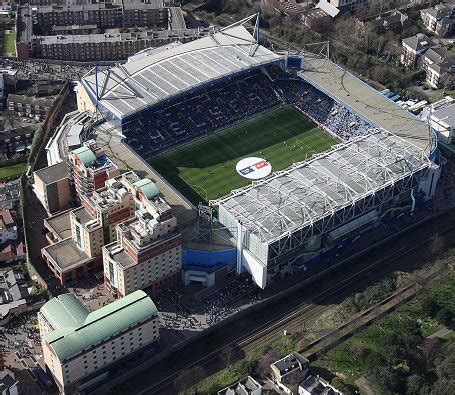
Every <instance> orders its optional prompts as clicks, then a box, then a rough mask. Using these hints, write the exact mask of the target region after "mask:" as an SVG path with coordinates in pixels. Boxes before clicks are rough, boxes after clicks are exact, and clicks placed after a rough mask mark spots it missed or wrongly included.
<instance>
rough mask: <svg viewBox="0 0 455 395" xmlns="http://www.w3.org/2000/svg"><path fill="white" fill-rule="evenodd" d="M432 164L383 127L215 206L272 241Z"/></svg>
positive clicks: (410, 145)
mask: <svg viewBox="0 0 455 395" xmlns="http://www.w3.org/2000/svg"><path fill="white" fill-rule="evenodd" d="M429 166H430V162H429V160H428V158H427V157H426V155H425V154H424V152H423V151H422V150H421V149H419V148H417V147H415V146H414V145H412V144H410V143H408V142H406V141H405V140H403V139H402V138H399V137H397V136H394V135H392V134H390V133H388V132H386V131H382V130H377V131H374V132H372V134H369V135H367V136H363V137H359V138H357V139H354V140H352V141H350V142H348V143H343V144H338V145H336V146H334V147H332V149H331V150H329V151H326V152H323V153H321V154H318V155H315V156H314V157H313V158H312V159H311V160H309V161H306V162H302V163H296V164H294V165H293V166H292V167H291V168H289V169H287V170H284V171H282V172H278V173H275V174H274V175H273V176H272V177H270V178H267V179H264V180H262V181H258V182H255V183H254V184H253V185H251V186H249V187H247V188H244V189H241V190H238V191H233V192H232V193H231V195H229V196H226V197H224V198H222V199H220V200H219V201H218V202H211V204H215V203H218V204H219V205H220V207H223V208H224V209H225V210H226V211H227V212H228V213H229V214H230V215H231V216H233V217H234V218H235V219H236V220H237V221H239V222H241V223H242V225H243V226H244V227H245V228H246V229H248V230H249V231H250V232H252V233H253V234H256V236H258V237H259V239H260V240H261V242H267V243H271V242H273V241H274V240H277V239H278V238H280V237H281V236H282V235H283V234H286V233H288V232H293V231H296V230H297V229H301V228H303V227H304V226H307V225H310V224H312V223H315V222H317V221H318V220H320V219H322V218H323V217H325V216H326V215H328V214H330V213H334V212H336V211H338V210H339V209H341V208H342V207H346V206H347V205H351V204H353V203H354V202H356V201H357V200H360V199H362V198H363V197H365V196H367V195H371V194H374V193H375V192H377V191H378V190H380V189H382V188H385V187H386V186H388V185H392V184H393V183H395V182H396V181H398V180H399V179H402V178H405V177H407V176H409V175H410V174H412V173H413V172H417V171H419V170H421V169H424V168H427V167H429Z"/></svg>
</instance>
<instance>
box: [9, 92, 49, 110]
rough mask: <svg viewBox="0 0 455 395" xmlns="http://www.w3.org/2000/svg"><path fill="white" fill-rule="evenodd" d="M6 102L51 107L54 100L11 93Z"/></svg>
mask: <svg viewBox="0 0 455 395" xmlns="http://www.w3.org/2000/svg"><path fill="white" fill-rule="evenodd" d="M8 102H14V103H22V104H30V105H33V106H42V107H51V106H52V103H54V99H52V98H48V97H35V96H26V95H15V94H13V93H11V94H9V95H8Z"/></svg>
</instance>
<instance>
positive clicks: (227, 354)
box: [221, 344, 234, 366]
mask: <svg viewBox="0 0 455 395" xmlns="http://www.w3.org/2000/svg"><path fill="white" fill-rule="evenodd" d="M233 356H234V347H233V346H232V344H228V345H227V346H226V347H224V348H223V351H222V352H221V359H222V360H223V361H224V363H225V364H226V365H227V366H229V365H230V364H231V361H232V357H233Z"/></svg>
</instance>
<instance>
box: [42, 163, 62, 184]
mask: <svg viewBox="0 0 455 395" xmlns="http://www.w3.org/2000/svg"><path fill="white" fill-rule="evenodd" d="M35 175H36V176H38V177H39V179H40V180H41V181H42V182H43V183H44V184H46V185H48V184H52V183H53V182H56V181H59V180H63V179H65V178H68V177H69V173H68V166H67V164H66V162H60V163H57V164H55V165H52V166H48V167H45V168H43V169H40V170H37V171H35Z"/></svg>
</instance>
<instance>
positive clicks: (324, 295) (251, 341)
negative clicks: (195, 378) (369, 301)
mask: <svg viewBox="0 0 455 395" xmlns="http://www.w3.org/2000/svg"><path fill="white" fill-rule="evenodd" d="M454 230H455V224H454V221H452V222H450V223H449V226H448V227H446V228H445V230H444V231H442V230H441V229H440V230H439V234H441V235H448V234H452V233H453V232H454ZM431 238H432V235H431V236H429V237H427V238H425V239H424V240H422V241H421V242H419V243H416V244H414V245H413V246H412V247H401V248H399V249H397V250H396V251H393V252H391V253H389V254H386V255H385V256H383V257H382V258H381V259H379V260H377V261H375V262H374V263H372V264H370V265H368V266H366V267H365V268H363V269H361V270H359V271H357V272H356V273H354V274H353V275H351V276H350V277H348V278H346V279H344V280H342V281H340V282H339V283H337V284H336V285H334V286H332V287H329V288H328V289H326V290H324V291H322V292H319V293H318V294H316V295H314V296H312V297H311V298H309V299H307V300H305V301H304V302H303V303H301V304H299V305H298V306H297V307H296V308H294V309H292V310H289V311H287V312H286V313H284V314H282V315H280V316H279V317H275V318H274V319H272V320H269V321H268V322H266V323H264V324H262V325H260V326H259V327H257V328H255V329H254V330H252V331H250V332H249V333H247V334H246V335H243V336H240V337H239V338H237V339H236V340H233V341H231V342H229V343H227V344H225V345H223V346H221V347H219V348H217V349H216V350H214V351H213V352H210V353H209V354H207V355H205V356H204V357H202V358H199V359H198V360H196V361H193V362H192V363H190V364H188V365H187V366H185V367H183V368H181V369H178V370H176V371H175V372H173V373H172V374H170V375H168V376H167V377H166V378H164V379H162V380H160V381H158V382H156V383H154V384H153V385H151V386H148V387H147V388H145V389H143V390H141V391H139V392H138V394H146V393H147V394H158V393H159V394H166V393H172V390H171V389H172V386H173V384H174V382H175V380H176V378H177V377H178V376H179V375H180V373H181V372H182V371H184V370H186V369H190V368H192V367H195V366H202V367H212V368H213V366H214V365H217V366H219V365H220V361H219V360H220V355H221V354H222V352H223V350H225V349H226V348H227V347H233V349H234V352H235V353H234V356H235V355H237V356H238V355H244V353H248V352H250V351H252V350H254V349H255V348H257V347H258V346H260V345H264V344H268V343H270V342H272V341H273V340H274V339H276V337H277V336H278V335H281V334H283V332H284V330H286V331H287V332H294V331H298V330H299V329H300V328H301V327H302V322H304V321H305V320H306V319H307V318H314V317H317V316H320V315H321V314H323V313H324V312H326V311H327V310H329V309H330V308H331V307H332V306H333V304H330V303H326V304H324V305H322V304H320V303H321V302H324V301H328V300H330V298H331V297H332V296H335V295H339V294H340V292H341V291H343V290H347V289H349V288H350V287H356V286H357V287H358V286H359V285H360V284H361V280H365V279H367V278H368V277H373V278H376V277H377V275H378V273H376V271H377V269H378V268H383V267H384V266H386V265H387V264H390V263H393V262H395V261H396V260H397V259H399V258H402V257H404V256H406V255H409V254H411V253H413V252H415V251H418V250H419V249H421V248H422V247H423V246H425V245H426V244H427V243H428V242H429V241H430V240H431ZM220 368H221V366H220ZM194 384H195V383H194Z"/></svg>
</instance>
